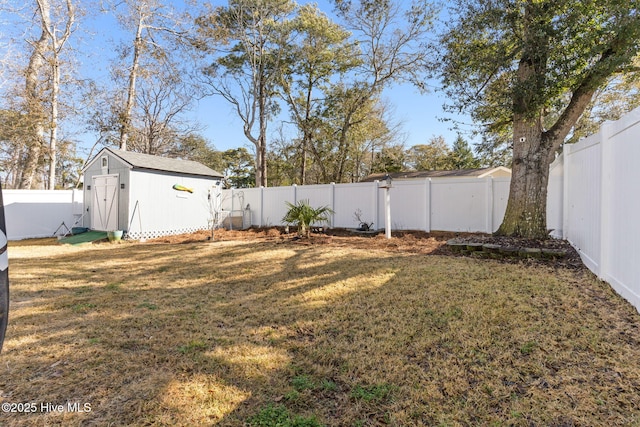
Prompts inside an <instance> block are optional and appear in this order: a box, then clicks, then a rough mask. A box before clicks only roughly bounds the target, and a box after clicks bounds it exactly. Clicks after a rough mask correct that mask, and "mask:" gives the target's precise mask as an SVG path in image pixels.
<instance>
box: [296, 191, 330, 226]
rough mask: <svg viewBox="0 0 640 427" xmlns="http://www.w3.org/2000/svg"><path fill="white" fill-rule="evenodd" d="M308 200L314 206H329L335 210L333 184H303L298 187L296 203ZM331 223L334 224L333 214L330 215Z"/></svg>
mask: <svg viewBox="0 0 640 427" xmlns="http://www.w3.org/2000/svg"><path fill="white" fill-rule="evenodd" d="M300 200H308V201H309V205H311V206H312V207H313V208H319V207H322V206H328V207H329V208H330V209H332V210H334V211H335V206H334V205H333V184H321V185H302V186H299V187H296V203H298V202H299V201H300ZM329 225H330V226H333V215H330V216H329Z"/></svg>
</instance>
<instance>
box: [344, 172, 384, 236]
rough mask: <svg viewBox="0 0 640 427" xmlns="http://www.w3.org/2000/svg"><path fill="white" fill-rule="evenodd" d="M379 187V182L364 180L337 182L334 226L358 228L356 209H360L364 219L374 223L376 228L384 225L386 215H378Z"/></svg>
mask: <svg viewBox="0 0 640 427" xmlns="http://www.w3.org/2000/svg"><path fill="white" fill-rule="evenodd" d="M379 191H381V190H379V189H378V183H377V182H362V183H358V184H339V185H338V184H336V186H335V194H334V200H335V209H334V210H335V211H336V213H335V215H334V227H338V228H356V227H357V226H358V221H357V220H356V219H355V216H354V214H355V212H356V210H360V212H361V214H362V220H363V221H364V222H367V223H372V222H373V223H374V224H373V227H374V228H382V227H384V217H382V218H379V217H378V212H377V211H378V203H377V200H378V192H379Z"/></svg>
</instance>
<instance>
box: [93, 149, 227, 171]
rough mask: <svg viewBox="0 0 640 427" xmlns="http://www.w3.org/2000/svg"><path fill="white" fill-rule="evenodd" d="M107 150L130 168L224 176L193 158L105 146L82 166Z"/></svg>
mask: <svg viewBox="0 0 640 427" xmlns="http://www.w3.org/2000/svg"><path fill="white" fill-rule="evenodd" d="M105 151H108V152H109V153H111V154H112V155H114V156H116V157H118V158H119V159H121V160H122V161H124V162H125V163H127V164H129V165H130V166H131V168H132V169H149V170H157V171H165V172H176V173H180V174H184V175H199V176H210V177H216V178H222V177H224V175H223V174H221V173H220V172H217V171H215V170H213V169H211V168H209V167H208V166H205V165H203V164H202V163H199V162H195V161H193V160H182V159H172V158H169V157H161V156H153V155H150V154H142V153H135V152H132V151H122V150H115V149H112V148H109V147H105V148H103V149H102V150H100V152H99V153H98V154H96V156H95V157H94V158H93V159H92V160H91V161H90V162H89V163H87V165H86V166H85V167H84V168H85V169H87V168H88V167H89V165H90V164H91V163H93V162H94V161H95V160H96V159H97V158H99V157H100V156H101V154H102V153H103V152H105Z"/></svg>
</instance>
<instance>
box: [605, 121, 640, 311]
mask: <svg viewBox="0 0 640 427" xmlns="http://www.w3.org/2000/svg"><path fill="white" fill-rule="evenodd" d="M606 126H608V128H607V130H606V131H605V133H604V135H605V136H608V137H609V138H611V139H610V140H609V141H606V143H607V146H605V147H604V148H603V150H610V153H606V152H605V159H604V162H603V166H604V167H605V170H606V177H603V179H604V186H603V187H602V192H603V195H602V208H603V215H605V216H604V217H603V219H602V245H603V247H602V250H601V258H602V259H601V266H602V268H601V274H600V276H601V278H602V279H604V280H606V281H607V282H609V283H610V284H611V285H612V286H613V288H614V289H616V291H618V293H620V294H621V295H622V296H624V297H625V298H627V300H629V301H630V302H631V303H632V304H633V305H634V306H635V307H636V308H638V309H639V310H640V266H639V264H638V260H640V245H639V243H640V221H638V219H639V218H640V189H639V188H638V186H639V183H640V168H638V159H640V144H638V134H640V110H635V111H634V112H632V113H631V114H628V115H627V116H625V118H623V119H621V120H619V121H618V122H615V123H612V124H608V125H606ZM607 157H608V158H607Z"/></svg>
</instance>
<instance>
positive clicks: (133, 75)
mask: <svg viewBox="0 0 640 427" xmlns="http://www.w3.org/2000/svg"><path fill="white" fill-rule="evenodd" d="M144 19H145V15H144V14H143V13H142V12H140V16H139V17H138V26H137V27H136V38H135V40H134V41H133V62H132V64H131V71H130V72H129V86H128V88H127V103H126V105H125V108H124V111H123V112H122V117H121V119H120V120H121V123H120V149H121V150H123V151H126V150H127V145H128V143H129V136H130V133H131V116H132V115H133V107H134V104H135V100H136V80H137V79H138V69H139V68H140V55H141V50H142V47H143V40H142V30H143V28H144V26H145V23H144Z"/></svg>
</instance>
